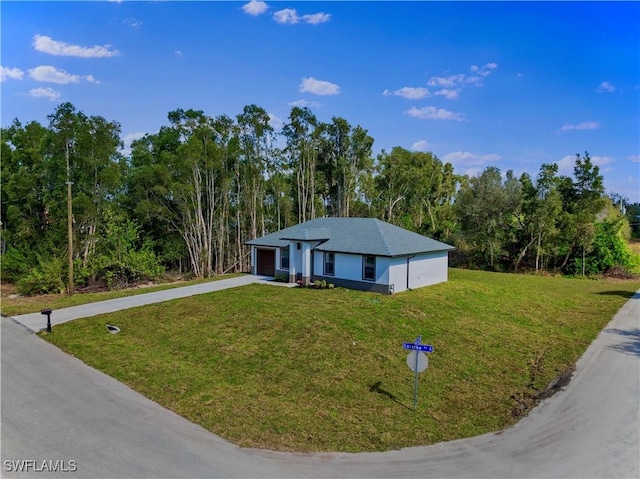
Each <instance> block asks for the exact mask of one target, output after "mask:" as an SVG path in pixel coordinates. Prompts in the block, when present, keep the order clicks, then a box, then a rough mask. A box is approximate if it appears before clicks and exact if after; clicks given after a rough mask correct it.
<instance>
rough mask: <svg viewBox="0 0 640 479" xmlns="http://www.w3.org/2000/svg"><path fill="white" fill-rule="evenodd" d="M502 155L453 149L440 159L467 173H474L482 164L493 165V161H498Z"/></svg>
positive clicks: (476, 172) (479, 169)
mask: <svg viewBox="0 0 640 479" xmlns="http://www.w3.org/2000/svg"><path fill="white" fill-rule="evenodd" d="M501 159H502V156H501V155H499V154H497V153H488V154H486V155H477V154H475V153H471V152H470V151H454V152H452V153H447V154H446V155H444V157H443V158H442V160H443V161H444V162H446V163H451V164H452V165H453V166H454V167H455V168H460V169H464V170H465V173H466V174H467V175H471V176H473V175H476V174H478V172H480V171H481V168H482V167H484V166H494V163H496V162H498V161H500V160H501Z"/></svg>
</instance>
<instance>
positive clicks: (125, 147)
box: [120, 131, 146, 156]
mask: <svg viewBox="0 0 640 479" xmlns="http://www.w3.org/2000/svg"><path fill="white" fill-rule="evenodd" d="M144 135H146V133H143V132H141V131H137V132H135V133H128V134H126V135H124V138H123V139H122V148H121V149H120V152H121V153H122V154H123V155H125V156H129V155H130V154H131V143H133V142H134V141H136V140H139V139H140V138H144Z"/></svg>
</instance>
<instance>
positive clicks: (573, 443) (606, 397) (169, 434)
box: [1, 293, 640, 478]
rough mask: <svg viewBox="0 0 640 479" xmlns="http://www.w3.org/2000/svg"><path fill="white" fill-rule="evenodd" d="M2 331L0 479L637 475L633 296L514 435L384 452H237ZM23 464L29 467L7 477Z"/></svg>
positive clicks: (639, 345)
mask: <svg viewBox="0 0 640 479" xmlns="http://www.w3.org/2000/svg"><path fill="white" fill-rule="evenodd" d="M1 328H2V329H1V336H2V338H1V341H2V344H1V346H2V397H1V399H2V406H1V407H2V434H1V439H2V443H1V446H2V451H1V456H2V468H3V474H2V476H3V477H83V478H85V477H86V478H101V477H121V478H128V477H153V478H161V477H251V478H256V477H279V478H298V477H318V478H329V477H331V478H333V477H381V478H390V477H394V478H400V477H412V478H413V477H423V478H429V477H464V478H467V477H508V478H518V477H523V478H533V477H535V478H556V477H569V478H578V477H588V478H600V477H612V478H638V477H640V438H639V430H640V412H639V404H640V294H639V293H636V295H635V296H634V297H633V299H631V300H630V301H629V302H627V303H626V305H625V306H624V307H623V308H622V309H621V310H620V311H619V312H618V314H617V315H616V316H615V318H614V319H613V320H612V321H611V323H610V324H609V325H608V326H607V327H606V328H605V329H604V330H603V331H602V333H601V334H600V335H599V336H598V338H597V339H596V340H595V341H594V342H593V343H592V344H591V346H590V347H589V348H588V350H587V351H586V353H585V354H584V356H583V357H582V358H581V359H580V361H579V362H578V364H577V365H576V372H575V374H574V377H573V380H572V381H571V382H570V384H569V385H568V386H567V387H565V388H564V389H563V390H562V391H560V392H559V393H557V394H556V395H555V396H553V397H551V398H550V399H548V400H546V401H544V402H543V403H542V404H541V405H540V406H538V407H537V408H535V409H534V410H533V411H532V412H531V413H530V414H529V416H527V417H526V418H524V419H523V420H522V421H520V422H519V423H518V424H517V425H515V426H514V427H512V428H509V429H506V430H504V431H501V432H498V433H494V434H486V435H483V436H478V437H475V438H472V439H465V440H459V441H452V442H448V443H440V444H436V445H433V446H426V447H414V448H408V449H403V450H399V451H390V452H385V453H365V454H345V453H328V454H288V453H276V452H270V451H260V450H254V449H243V448H239V447H236V446H234V445H231V444H229V443H227V442H225V441H223V440H222V439H220V438H219V437H217V436H215V435H213V434H211V433H209V432H207V431H205V430H204V429H202V428H200V427H199V426H196V425H194V424H192V423H190V422H188V421H186V420H185V419H183V418H181V417H179V416H177V415H175V414H173V413H172V412H170V411H168V410H166V409H164V408H162V407H160V406H159V405H158V404H156V403H154V402H152V401H149V400H148V399H146V398H144V397H142V396H141V395H139V394H137V393H136V392H134V391H132V390H131V389H129V388H128V387H126V386H124V385H123V384H121V383H119V382H118V381H116V380H114V379H112V378H110V377H108V376H106V375H104V374H102V373H100V372H98V371H96V370H94V369H92V368H89V367H88V366H86V365H84V364H83V363H82V362H80V361H79V360H77V359H75V358H73V357H71V356H69V355H67V354H65V353H63V352H62V351H60V350H59V349H57V348H56V347H54V346H52V345H50V344H49V343H47V342H45V341H43V340H41V339H40V338H39V337H37V336H36V335H34V334H32V333H31V332H30V331H29V330H28V329H26V328H24V327H23V326H21V325H19V324H17V323H16V322H15V321H13V320H12V319H8V318H2V320H1ZM20 460H33V461H34V464H35V465H34V466H32V467H31V468H30V471H29V472H28V473H18V472H15V471H14V470H15V468H16V466H17V465H19V464H20V463H19V462H16V461H20ZM7 461H8V462H7ZM11 461H14V462H11ZM42 461H54V464H55V461H62V462H59V463H58V465H59V466H60V465H65V464H66V465H67V466H68V464H69V461H75V462H74V463H73V464H74V465H75V467H76V468H77V470H76V471H75V472H35V470H34V468H36V467H39V469H40V470H42V466H43V464H42ZM48 468H51V467H48ZM67 468H68V467H67Z"/></svg>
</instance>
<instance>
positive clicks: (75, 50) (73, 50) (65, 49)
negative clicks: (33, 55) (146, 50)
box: [33, 35, 120, 58]
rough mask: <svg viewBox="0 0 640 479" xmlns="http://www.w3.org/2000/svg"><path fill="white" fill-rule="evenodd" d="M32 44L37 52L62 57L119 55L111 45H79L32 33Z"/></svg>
mask: <svg viewBox="0 0 640 479" xmlns="http://www.w3.org/2000/svg"><path fill="white" fill-rule="evenodd" d="M33 46H34V48H35V49H36V50H38V51H39V52H44V53H48V54H49V55H56V56H64V57H81V58H105V57H115V56H118V55H120V52H119V51H118V50H113V49H112V48H111V45H94V46H92V47H81V46H80V45H70V44H68V43H64V42H59V41H57V40H53V39H52V38H50V37H47V36H45V35H34V37H33Z"/></svg>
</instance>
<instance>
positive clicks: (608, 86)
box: [596, 81, 616, 93]
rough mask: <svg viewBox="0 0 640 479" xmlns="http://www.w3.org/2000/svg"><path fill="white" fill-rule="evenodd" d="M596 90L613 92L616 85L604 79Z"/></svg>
mask: <svg viewBox="0 0 640 479" xmlns="http://www.w3.org/2000/svg"><path fill="white" fill-rule="evenodd" d="M596 91H597V92H598V93H605V92H607V93H612V92H614V91H616V87H615V86H613V84H612V83H609V82H608V81H603V82H602V83H600V85H598V88H596Z"/></svg>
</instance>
